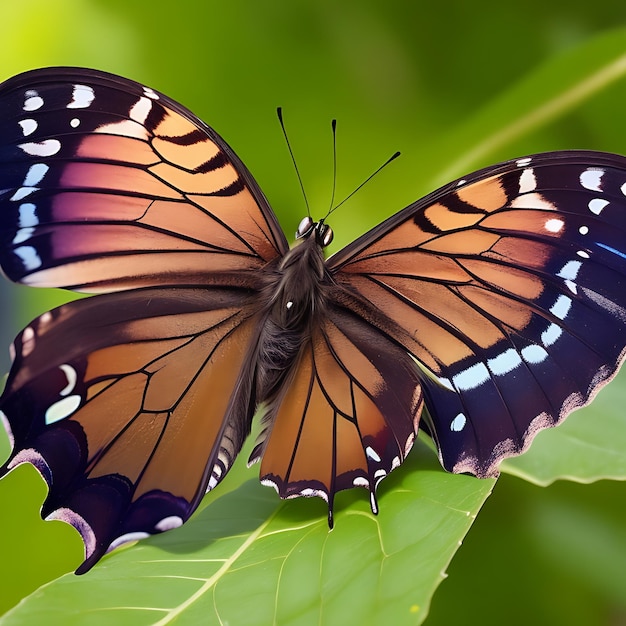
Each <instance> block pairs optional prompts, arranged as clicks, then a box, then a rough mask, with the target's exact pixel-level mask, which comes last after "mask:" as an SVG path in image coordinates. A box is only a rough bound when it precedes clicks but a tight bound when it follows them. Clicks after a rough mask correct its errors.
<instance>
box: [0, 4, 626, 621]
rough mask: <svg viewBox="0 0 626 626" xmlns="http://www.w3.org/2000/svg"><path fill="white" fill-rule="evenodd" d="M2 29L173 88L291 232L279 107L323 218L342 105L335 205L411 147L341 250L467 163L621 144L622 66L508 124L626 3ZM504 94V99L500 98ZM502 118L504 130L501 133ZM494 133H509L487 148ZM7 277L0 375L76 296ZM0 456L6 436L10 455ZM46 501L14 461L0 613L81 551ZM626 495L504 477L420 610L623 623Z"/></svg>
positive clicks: (34, 12)
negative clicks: (35, 331) (562, 102)
mask: <svg viewBox="0 0 626 626" xmlns="http://www.w3.org/2000/svg"><path fill="white" fill-rule="evenodd" d="M0 23H1V24H2V31H3V36H2V38H1V39H0V60H1V61H0V79H4V78H7V77H9V76H11V75H12V74H15V73H18V72H21V71H24V70H26V69H30V68H34V67H40V66H47V65H80V66H89V67H96V68H99V69H103V70H108V71H110V72H114V73H118V74H122V75H124V76H128V77H130V78H133V79H135V80H137V81H140V82H143V83H145V84H147V85H149V86H151V87H154V88H156V89H159V90H160V91H162V92H165V93H167V94H168V95H170V96H171V97H173V98H174V99H176V100H178V101H180V102H182V103H183V104H185V105H186V106H187V107H189V108H190V109H191V110H193V111H194V112H195V113H197V114H198V115H199V116H200V117H202V118H203V119H204V120H206V121H207V122H208V123H210V124H211V125H212V126H213V127H215V128H216V130H217V131H218V132H219V133H220V134H221V135H222V136H223V137H224V138H225V139H226V140H227V141H228V142H229V143H230V145H231V146H232V147H233V148H234V149H235V150H236V152H237V153H238V154H239V156H240V157H241V158H242V160H243V161H244V162H245V163H246V164H247V166H248V167H249V169H250V170H251V171H252V172H253V174H254V175H255V177H256V178H257V181H258V182H259V184H260V185H261V187H262V188H263V190H264V191H265V193H266V195H267V196H268V198H269V200H270V202H271V204H272V206H273V207H274V209H275V211H276V213H277V214H278V216H279V219H280V221H281V223H282V224H283V227H284V228H285V231H286V232H287V233H288V234H289V236H291V233H293V232H294V230H295V227H296V225H297V223H298V222H299V220H300V218H301V217H302V215H303V214H304V205H303V200H302V197H301V194H300V190H299V186H298V183H297V181H296V179H295V177H294V173H293V167H292V165H291V163H290V159H289V156H288V154H287V152H286V150H285V146H284V141H283V138H282V136H281V133H280V130H279V127H278V124H277V121H276V115H275V109H276V107H277V106H279V105H280V106H282V107H283V109H284V113H285V118H286V123H287V129H288V132H289V134H290V137H291V141H292V145H293V147H294V150H295V153H296V158H297V160H298V165H299V167H300V171H301V173H302V177H303V179H304V184H305V187H306V190H307V194H308V196H309V202H310V204H311V207H312V209H313V212H314V214H315V215H318V216H319V215H321V214H322V213H325V211H326V210H327V207H328V203H329V200H330V193H331V185H332V146H331V135H330V120H331V119H332V118H337V119H338V147H337V151H338V191H337V197H338V198H342V197H343V196H345V195H347V194H348V193H349V192H350V191H352V190H353V189H354V187H355V186H356V185H357V184H358V183H359V182H361V181H362V180H363V179H364V178H365V177H366V176H367V175H368V174H369V173H370V172H371V171H372V170H374V169H375V168H376V167H377V166H378V165H379V164H380V163H381V162H382V161H384V160H385V159H386V158H387V157H388V156H389V155H391V154H392V153H393V152H394V151H396V150H401V151H402V153H403V156H402V158H401V159H399V160H398V161H396V162H394V164H393V165H392V166H390V167H389V168H388V169H387V170H386V171H385V172H384V173H382V174H381V175H379V176H378V177H377V178H376V179H375V180H374V181H373V182H372V183H370V185H369V186H368V187H367V188H366V189H365V190H364V191H362V192H360V193H359V195H358V196H357V198H355V199H354V200H351V201H350V203H349V204H347V205H345V206H344V207H343V208H342V209H341V210H340V211H338V212H337V213H335V214H334V215H333V220H332V225H333V228H334V230H335V233H336V240H335V241H336V243H335V249H337V248H338V247H340V246H341V245H342V244H345V243H347V242H348V241H349V240H351V239H352V238H354V237H355V236H357V235H358V234H360V233H361V232H363V231H364V230H366V229H367V228H369V227H371V226H373V225H374V224H376V223H377V222H379V221H380V220H381V219H382V218H384V217H387V216H389V215H391V214H392V213H394V212H396V211H397V210H399V209H401V208H402V207H404V206H405V205H406V204H408V203H409V202H411V201H413V200H415V199H417V198H418V197H419V196H421V195H424V194H425V193H426V192H428V191H430V190H431V189H432V188H433V187H434V186H436V185H438V184H441V183H444V182H446V181H445V180H442V176H444V175H446V174H444V172H449V173H450V177H453V176H457V175H461V174H463V173H465V172H464V171H460V170H461V168H462V166H465V167H466V169H467V170H470V169H476V168H478V167H482V166H485V165H488V164H489V163H492V162H496V161H498V160H502V159H505V158H512V157H515V156H519V155H522V154H527V153H533V152H540V151H544V150H557V149H567V148H590V149H598V150H608V151H614V152H621V153H626V121H625V116H624V111H625V110H626V81H625V80H624V79H623V78H622V79H620V80H617V81H615V82H610V81H608V80H607V81H606V83H607V86H606V87H605V88H603V89H597V90H596V91H595V92H594V94H593V96H592V97H590V98H586V99H584V101H582V102H581V103H580V104H577V105H576V106H571V107H568V108H567V111H566V112H565V113H564V114H559V115H557V116H556V117H554V119H547V121H546V123H545V124H541V125H536V124H535V125H533V124H530V126H529V128H528V130H523V132H513V131H515V121H516V119H523V115H524V108H525V106H526V105H528V106H530V105H531V104H533V101H534V100H539V101H541V98H542V90H545V91H546V92H549V91H550V89H552V88H554V84H553V81H550V82H548V81H546V82H545V84H542V82H541V79H540V77H539V78H538V79H537V80H536V81H535V83H533V85H534V86H533V87H532V89H527V90H526V91H524V90H523V89H522V91H521V92H520V93H522V94H524V95H525V97H527V98H528V102H526V100H525V99H524V98H516V97H515V95H514V94H515V93H516V92H515V89H516V86H519V85H523V84H524V81H525V80H526V77H527V76H529V75H532V74H533V72H535V71H536V70H537V69H538V68H542V67H545V65H546V64H549V63H552V62H558V59H559V58H561V55H567V54H568V53H569V52H570V51H571V50H575V49H576V48H577V47H578V46H581V45H584V44H585V42H587V41H590V40H591V39H592V38H594V37H596V36H598V35H601V34H602V33H604V32H605V31H606V32H607V33H608V32H609V31H610V30H612V29H615V28H617V27H620V26H626V5H625V4H624V2H623V0H609V1H605V2H602V3H599V2H595V3H589V2H584V1H582V0H573V1H569V2H564V1H559V2H551V3H549V2H545V1H540V0H527V1H526V2H524V3H523V4H519V3H518V4H507V3H500V4H495V3H493V2H492V1H491V0H489V1H487V0H476V1H474V2H472V3H464V2H459V1H458V0H453V1H451V2H447V3H438V4H436V3H424V2H413V3H408V2H406V0H386V1H385V2H377V1H374V0H360V1H354V2H347V1H339V2H337V1H335V2H328V1H321V0H320V1H316V2H311V1H302V2H289V1H286V0H279V1H275V2H263V1H256V2H255V1H252V0H231V1H230V2H214V1H202V0H195V1H194V0H178V1H177V2H172V0H169V1H167V2H166V1H165V0H152V1H151V2H150V3H147V2H146V3H143V2H128V0H125V1H122V0H106V1H105V0H100V1H98V0H57V1H56V2H54V3H51V2H49V1H48V0H22V1H21V2H20V3H19V5H18V3H8V2H4V3H2V6H1V7H0ZM623 32H626V31H623ZM623 50H624V53H626V36H624V42H623ZM555 60H556V61H555ZM588 61H589V59H588V58H587V57H586V56H585V55H584V54H583V55H581V56H580V60H579V61H571V60H570V61H569V65H568V66H567V67H568V69H567V71H570V70H571V69H572V63H577V62H580V63H581V64H584V63H586V62H588ZM564 72H565V70H564ZM511 90H512V91H511ZM507 93H509V94H511V93H512V94H513V96H512V97H511V100H510V104H509V105H506V104H505V105H502V95H503V94H507ZM498 102H500V103H501V105H500V106H499V107H497V106H496V107H495V108H493V107H494V103H496V104H497V103H498ZM491 111H493V114H491V113H490V112H491ZM507 111H509V112H510V118H511V119H508V120H507V119H506V118H507ZM503 128H504V129H506V130H507V132H508V134H506V133H504V134H503V133H502V132H500V133H499V134H498V129H503ZM494 133H496V136H497V137H499V139H500V140H499V141H494V142H492V141H487V139H490V138H493V136H494ZM483 140H485V141H484V142H483ZM476 147H478V148H480V149H479V150H477V151H476V152H475V153H474V148H476ZM457 170H459V171H457ZM0 290H1V291H0V297H1V298H2V312H1V316H2V317H1V318H0V323H1V328H0V334H1V341H0V349H1V350H2V359H3V360H2V361H1V362H0V366H1V371H2V372H5V371H6V369H7V367H8V363H9V361H8V357H7V356H6V355H7V353H8V352H7V349H6V348H7V346H8V345H9V343H10V341H11V339H12V337H13V336H14V335H15V333H16V332H17V331H18V330H19V329H20V328H22V327H23V326H24V325H25V323H27V321H28V320H30V319H31V318H32V317H33V316H35V315H37V314H40V313H41V312H43V311H45V310H47V309H48V308H50V307H51V306H53V305H55V304H57V303H59V302H61V301H62V300H63V299H65V298H67V294H59V293H56V292H55V293H42V292H40V291H38V290H28V289H23V288H19V287H16V286H13V285H8V284H7V283H6V281H3V282H2V283H1V287H0ZM3 446H4V447H3ZM7 454H8V449H7V447H6V442H4V441H1V442H0V460H4V458H5V457H6V455H7ZM251 471H255V470H251ZM44 494H45V489H44V487H43V485H42V484H41V481H39V480H38V477H37V476H36V473H35V472H34V471H33V470H32V468H26V467H20V468H19V469H18V470H16V471H15V472H14V473H12V474H11V476H10V477H8V478H7V479H5V480H4V481H2V482H1V483H0V507H1V509H0V510H1V512H2V515H1V516H0V555H1V556H0V562H1V563H2V565H3V567H2V569H1V570H0V613H1V612H3V611H5V610H6V609H8V608H9V607H11V606H12V605H14V604H15V603H16V602H17V601H19V599H20V598H21V597H23V596H24V595H26V594H27V593H30V592H31V591H33V590H34V589H36V588H37V587H38V586H39V585H40V584H41V583H43V582H45V581H46V580H49V579H50V578H52V577H53V576H56V575H60V574H62V573H64V572H66V571H69V570H71V569H73V568H75V567H76V565H77V564H78V562H79V561H80V554H81V550H82V547H81V545H80V541H79V540H78V539H77V537H76V536H75V535H74V533H73V531H72V530H71V529H70V528H68V527H65V526H64V525H62V524H60V523H46V524H44V523H43V522H41V521H39V519H38V509H39V506H40V504H41V502H42V500H43V498H44ZM625 504H626V485H625V484H624V483H623V482H622V483H620V482H608V481H604V482H600V483H595V484H593V485H576V484H571V483H557V484H556V485H553V486H551V487H549V488H546V489H542V488H538V487H533V486H531V485H529V484H527V483H525V482H523V481H521V480H519V479H516V478H513V477H508V476H505V477H503V479H501V480H500V481H499V482H498V484H497V486H496V489H495V492H494V495H493V496H492V497H491V498H490V499H489V500H488V502H487V505H486V506H485V509H484V511H483V512H482V513H481V515H480V519H479V523H476V524H475V526H474V527H473V528H472V530H471V532H470V534H469V536H468V538H467V541H466V543H465V545H464V546H463V547H462V548H461V550H460V551H459V553H458V555H457V557H456V558H455V560H454V561H453V563H452V566H451V568H450V570H449V579H448V580H447V581H445V582H444V583H443V585H442V586H441V588H440V589H439V591H438V592H437V594H436V596H435V599H434V602H433V607H432V610H431V614H430V616H429V617H428V619H427V622H426V623H427V624H432V625H439V624H474V623H478V622H480V623H482V624H494V625H495V624H501V623H503V622H504V623H507V624H525V623H528V622H532V623H533V624H554V623H568V624H580V625H587V624H607V625H609V626H620V625H623V624H626V583H625V579H626V507H625ZM415 524H416V525H418V524H419V520H415ZM302 584H306V581H302ZM245 593H246V590H242V596H244V597H245Z"/></svg>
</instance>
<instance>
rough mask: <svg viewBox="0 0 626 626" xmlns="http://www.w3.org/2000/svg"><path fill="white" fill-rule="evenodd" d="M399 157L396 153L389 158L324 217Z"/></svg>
mask: <svg viewBox="0 0 626 626" xmlns="http://www.w3.org/2000/svg"><path fill="white" fill-rule="evenodd" d="M399 156H400V152H396V153H395V154H394V155H392V156H390V157H389V158H388V159H387V160H386V161H385V162H384V163H383V164H382V165H381V166H380V167H379V168H378V169H377V170H376V171H375V172H372V173H371V174H370V175H369V176H368V177H367V178H366V179H365V180H364V181H363V182H362V183H361V184H360V185H359V186H358V187H357V188H356V189H355V190H354V191H353V192H352V193H350V194H348V195H347V196H346V197H345V198H344V199H343V200H342V201H341V202H340V203H339V204H338V205H337V206H334V207H333V208H332V209H330V211H328V213H327V215H326V217H328V216H329V215H330V214H331V213H332V212H333V211H336V210H337V209H338V208H339V207H340V206H341V205H342V204H345V203H346V202H347V201H348V200H350V198H352V196H353V195H354V194H355V193H356V192H357V191H359V189H361V188H362V187H364V186H365V185H367V183H369V182H370V180H372V178H374V176H376V174H378V172H380V171H381V170H383V169H384V168H386V167H387V166H388V165H389V163H391V162H392V161H394V160H395V159H397V158H398V157H399ZM324 219H326V218H324Z"/></svg>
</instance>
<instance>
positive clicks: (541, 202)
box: [511, 193, 556, 211]
mask: <svg viewBox="0 0 626 626" xmlns="http://www.w3.org/2000/svg"><path fill="white" fill-rule="evenodd" d="M511 207H512V208H514V209H538V210H540V211H555V210H556V206H554V204H552V202H550V201H549V200H546V198H544V197H543V196H542V195H541V194H540V193H526V194H524V195H523V196H516V197H515V198H513V200H511Z"/></svg>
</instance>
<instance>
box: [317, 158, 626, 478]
mask: <svg viewBox="0 0 626 626" xmlns="http://www.w3.org/2000/svg"><path fill="white" fill-rule="evenodd" d="M625 190H626V159H624V158H623V157H620V156H617V155H606V154H601V153H593V152H571V153H569V152H564V153H548V154H545V155H537V156H534V157H528V158H525V159H518V160H516V161H511V162H508V163H504V164H501V165H500V166H494V167H493V168H489V169H487V170H483V171H481V172H477V173H476V174H474V175H472V176H471V177H468V179H467V180H462V181H459V182H457V183H454V184H452V185H449V186H448V187H446V188H444V189H442V190H440V191H439V192H435V193H434V194H432V195H431V196H429V197H427V198H425V199H424V200H421V201H420V202H418V203H416V204H414V205H412V206H410V207H407V209H405V210H404V211H402V212H401V213H399V214H397V215H396V216H394V217H392V218H390V219H389V220H388V221H387V222H384V223H383V224H381V225H380V226H379V227H377V228H376V229H374V230H373V231H371V232H370V233H368V234H367V235H365V236H363V237H362V238H360V239H358V240H357V241H355V242H354V243H353V244H352V245H350V246H348V247H347V248H346V249H345V250H343V251H341V252H339V253H338V254H337V255H335V256H333V257H332V258H331V259H330V260H329V266H330V267H331V269H332V271H333V273H334V277H335V279H336V280H337V281H338V282H339V283H340V284H343V285H344V286H345V287H346V288H347V289H350V290H351V291H357V292H358V293H359V294H360V295H361V296H362V297H364V298H365V300H366V301H367V303H368V304H369V305H371V306H372V311H371V312H370V313H369V314H367V313H366V316H368V317H369V318H370V319H371V320H372V323H374V324H376V325H377V326H378V327H379V328H380V329H381V330H382V331H383V332H385V333H387V334H388V335H389V336H390V337H392V338H393V339H395V340H396V341H398V342H399V343H400V344H401V345H403V346H404V347H405V348H406V349H407V350H409V351H410V353H411V354H413V355H414V356H415V357H416V359H417V360H419V362H420V363H421V364H422V365H423V367H424V377H423V378H424V384H425V393H426V404H427V407H428V413H429V420H430V423H429V424H428V426H429V430H430V431H431V432H432V434H433V436H434V437H435V439H436V440H437V442H438V445H439V448H440V452H441V455H442V460H443V463H444V465H445V467H446V468H448V469H449V470H454V471H469V472H472V473H474V474H477V475H479V476H491V475H496V474H497V466H498V464H499V462H500V461H501V460H502V458H504V457H506V456H510V455H511V454H518V453H520V452H521V451H522V450H523V449H524V448H525V447H526V446H527V445H528V444H529V442H530V441H531V440H532V437H533V436H534V435H535V434H536V432H537V431H538V430H539V429H540V428H545V427H547V426H552V425H554V424H556V423H557V422H559V421H560V420H561V419H563V418H564V417H565V416H566V415H567V414H568V413H569V412H571V411H572V410H573V409H575V408H578V407H580V406H582V405H583V404H585V403H586V402H588V401H589V399H590V398H591V397H592V396H593V395H594V393H595V391H596V390H597V389H598V387H599V386H600V385H602V384H604V383H605V382H606V381H607V380H608V379H609V378H610V377H611V376H612V375H613V374H614V373H615V371H616V369H617V367H618V366H619V364H620V363H621V361H622V359H623V352H624V346H625V344H626V325H625V324H624V322H625V321H626V289H625V287H626V251H625V250H624V248H625V245H624V241H626V198H625ZM363 308H364V310H366V309H367V307H365V305H364V307H363ZM379 311H383V312H384V313H385V314H386V316H387V317H388V320H386V321H381V320H380V315H379V313H378V312H379ZM426 372H428V373H429V375H426Z"/></svg>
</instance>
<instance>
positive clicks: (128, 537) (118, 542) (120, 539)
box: [107, 530, 150, 552]
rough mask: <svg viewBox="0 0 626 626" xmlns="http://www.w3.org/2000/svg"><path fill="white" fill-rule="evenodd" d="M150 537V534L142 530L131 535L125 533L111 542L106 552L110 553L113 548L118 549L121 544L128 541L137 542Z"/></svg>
mask: <svg viewBox="0 0 626 626" xmlns="http://www.w3.org/2000/svg"><path fill="white" fill-rule="evenodd" d="M149 536H150V533H146V532H144V531H142V530H136V531H134V532H132V533H126V534H125V535H122V536H121V537H118V538H117V539H115V540H114V541H112V542H111V545H110V546H109V547H108V548H107V552H111V550H115V548H119V547H120V546H121V545H122V544H124V543H128V542H129V541H139V540H140V539H146V538H147V537H149Z"/></svg>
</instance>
